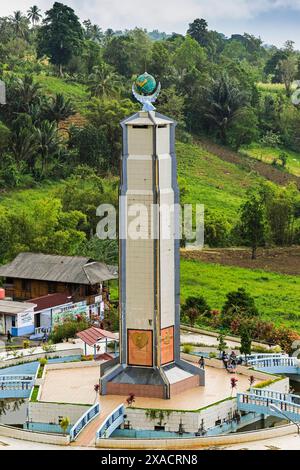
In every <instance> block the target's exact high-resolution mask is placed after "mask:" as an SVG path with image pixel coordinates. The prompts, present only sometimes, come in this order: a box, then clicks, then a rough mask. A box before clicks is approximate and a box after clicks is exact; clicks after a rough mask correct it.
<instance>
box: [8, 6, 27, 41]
mask: <svg viewBox="0 0 300 470" xmlns="http://www.w3.org/2000/svg"><path fill="white" fill-rule="evenodd" d="M10 20H11V23H12V25H13V28H14V31H15V34H16V36H18V37H20V38H23V39H24V38H26V35H27V33H28V19H27V18H26V16H24V15H23V14H22V12H21V11H20V10H18V11H14V14H13V16H11V17H10Z"/></svg>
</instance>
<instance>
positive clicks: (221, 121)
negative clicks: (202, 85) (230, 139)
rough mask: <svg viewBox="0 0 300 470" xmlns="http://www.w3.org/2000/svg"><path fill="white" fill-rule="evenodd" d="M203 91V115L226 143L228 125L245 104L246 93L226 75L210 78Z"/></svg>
mask: <svg viewBox="0 0 300 470" xmlns="http://www.w3.org/2000/svg"><path fill="white" fill-rule="evenodd" d="M205 92H206V93H205V94H206V98H205V105H204V113H205V117H206V118H207V120H208V123H209V125H210V126H211V127H215V128H216V129H217V131H218V133H219V136H220V138H221V140H222V143H224V144H226V142H227V130H228V127H229V125H230V123H231V122H232V121H233V120H234V119H236V118H237V117H238V116H239V114H240V112H241V110H242V109H243V108H244V107H245V106H246V104H247V95H246V93H245V92H244V91H243V90H240V89H239V88H238V87H237V86H236V85H235V84H233V83H232V82H231V81H230V79H229V77H228V76H227V75H222V76H221V77H219V78H217V79H215V80H212V82H211V85H210V86H209V87H207V88H206V89H205Z"/></svg>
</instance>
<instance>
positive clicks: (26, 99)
mask: <svg viewBox="0 0 300 470" xmlns="http://www.w3.org/2000/svg"><path fill="white" fill-rule="evenodd" d="M40 90H41V85H40V84H39V83H37V82H35V81H34V80H33V78H32V76H31V75H25V76H24V77H23V78H17V79H16V80H15V92H16V95H17V99H18V100H19V103H20V110H21V112H22V111H24V112H28V110H29V107H30V106H31V105H33V104H38V103H39V102H40V98H41V95H40Z"/></svg>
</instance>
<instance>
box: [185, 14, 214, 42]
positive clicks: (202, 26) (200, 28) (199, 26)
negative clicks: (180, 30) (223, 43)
mask: <svg viewBox="0 0 300 470" xmlns="http://www.w3.org/2000/svg"><path fill="white" fill-rule="evenodd" d="M207 26H208V25H207V21H206V20H204V19H203V18H201V19H200V18H197V19H195V20H194V21H193V22H192V23H190V24H189V29H188V30H187V34H189V35H190V36H191V37H192V38H193V39H195V41H197V42H198V44H200V46H202V47H206V46H207V45H208V38H209V36H208V29H207Z"/></svg>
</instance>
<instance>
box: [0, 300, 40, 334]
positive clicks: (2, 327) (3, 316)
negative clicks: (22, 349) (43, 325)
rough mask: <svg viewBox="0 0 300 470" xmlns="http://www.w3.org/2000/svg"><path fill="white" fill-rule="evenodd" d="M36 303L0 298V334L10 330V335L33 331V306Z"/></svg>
mask: <svg viewBox="0 0 300 470" xmlns="http://www.w3.org/2000/svg"><path fill="white" fill-rule="evenodd" d="M35 307H36V304H34V303H28V302H26V303H25V302H13V301H10V300H0V334H2V335H6V334H7V332H8V331H10V333H11V335H12V336H23V335H29V334H31V333H33V332H34V308H35Z"/></svg>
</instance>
